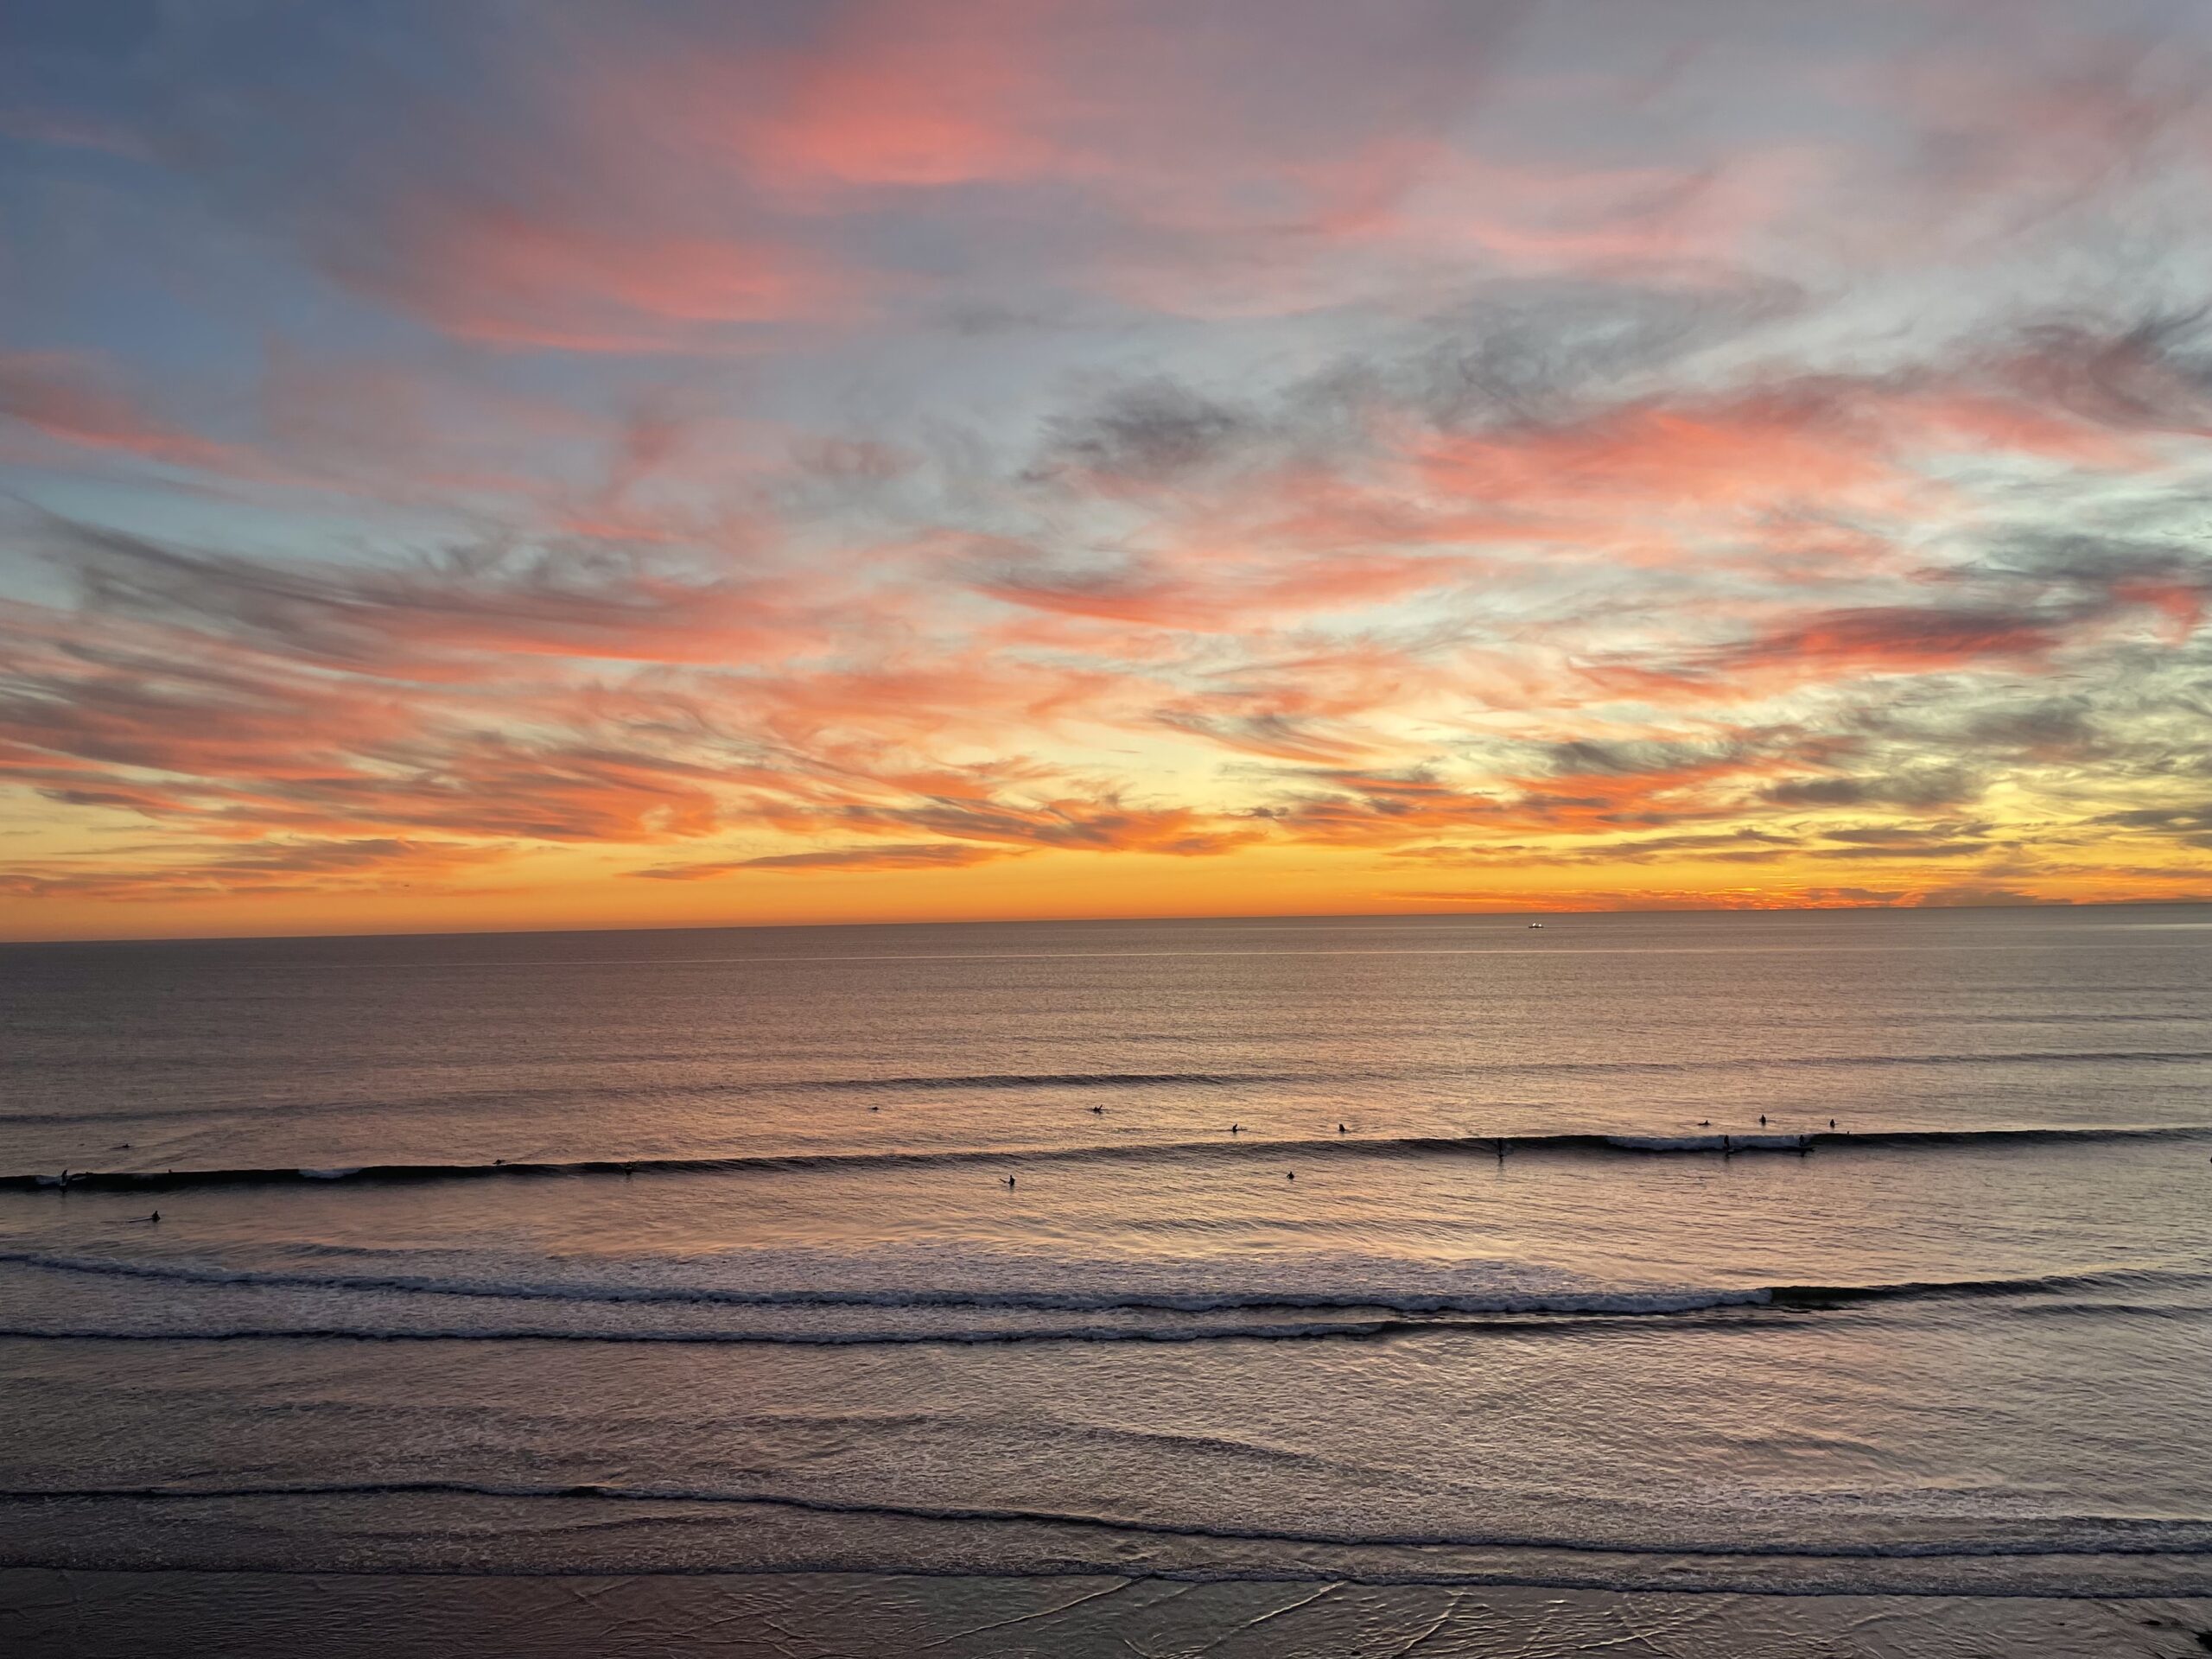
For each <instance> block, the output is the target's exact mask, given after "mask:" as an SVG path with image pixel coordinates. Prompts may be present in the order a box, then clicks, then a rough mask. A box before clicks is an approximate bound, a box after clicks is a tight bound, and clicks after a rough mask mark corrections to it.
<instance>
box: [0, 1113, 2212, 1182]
mask: <svg viewBox="0 0 2212 1659" xmlns="http://www.w3.org/2000/svg"><path fill="white" fill-rule="evenodd" d="M2208 1138H2212V1126H2207V1125H2178V1124H2177V1125H2163V1126H2162V1125H2145V1126H2137V1127H2124V1126H2114V1127H2096V1126H2085V1127H2078V1128H2051V1127H2041V1128H2038V1127H2024V1128H1961V1129H1870V1130H1854V1129H1842V1130H1834V1129H1822V1130H1808V1131H1804V1132H1802V1133H1798V1132H1784V1131H1767V1130H1762V1131H1759V1132H1758V1133H1755V1134H1749V1135H1737V1134H1732V1133H1722V1134H1697V1135H1634V1134H1607V1133H1603V1132H1599V1131H1582V1132H1574V1133H1564V1134H1557V1135H1389V1136H1372V1137H1350V1136H1321V1137H1310V1138H1287V1139H1268V1138H1266V1137H1263V1136H1261V1135H1246V1136H1243V1137H1242V1138H1237V1139H1231V1138H1230V1137H1229V1136H1227V1135H1223V1136H1220V1137H1218V1138H1216V1139H1213V1140H1209V1141H1187V1140H1185V1141H1135V1142H1121V1143H1113V1144H1103V1145H1078V1146H1068V1147H1050V1146H1031V1147H948V1148H944V1149H941V1150H921V1151H906V1152H857V1151H856V1152H792V1153H781V1154H757V1155H735V1156H726V1157H718V1156H699V1157H690V1158H632V1159H624V1158H587V1159H575V1160H562V1161H543V1160H494V1161H493V1162H491V1163H488V1164H485V1163H467V1164H438V1163H391V1164H350V1165H342V1166H327V1167H286V1166H266V1167H264V1166H240V1167H236V1168H218V1169H158V1170H71V1171H70V1172H68V1176H69V1180H68V1184H69V1186H70V1187H71V1188H72V1189H73V1190H75V1189H84V1190H87V1191H92V1192H162V1191H168V1190H170V1189H175V1188H181V1187H195V1186H270V1185H309V1184H320V1185H328V1184H332V1183H344V1182H362V1183H397V1182H409V1181H455V1180H480V1179H494V1178H499V1177H514V1178H518V1179H519V1178H524V1177H569V1178H575V1177H583V1176H608V1175H622V1176H635V1175H683V1174H694V1175H696V1174H742V1173H764V1172H772V1171H778V1170H806V1169H867V1168H886V1169H891V1168H899V1167H904V1166H932V1165H962V1164H1009V1163H1025V1162H1052V1163H1141V1162H1150V1161H1162V1162H1165V1161H1179V1160H1191V1159H1229V1158H1251V1157H1259V1156H1266V1157H1270V1158H1274V1157H1281V1156H1284V1155H1287V1154H1297V1155H1299V1156H1303V1157H1331V1158H1374V1157H1409V1156H1421V1155H1447V1156H1478V1157H1479V1156H1489V1157H1499V1158H1502V1157H1505V1156H1508V1155H1510V1154H1515V1153H1535V1152H1542V1153H1640V1154H1669V1153H1681V1154H1713V1155H1718V1156H1722V1157H1734V1156H1738V1155H1748V1154H1758V1153H1797V1154H1807V1153H1812V1152H1815V1151H1818V1150H1820V1149H1821V1148H1822V1147H1884V1148H1891V1149H1906V1150H1936V1149H1940V1148H1943V1147H1988V1146H2005V1145H2012V1146H2037V1145H2067V1144H2082V1145H2094V1144H2096V1143H2098V1142H2104V1141H2201V1140H2205V1139H2208ZM60 1185H61V1176H60V1173H19V1174H12V1175H0V1191H17V1192H30V1191H36V1190H39V1189H41V1188H46V1189H51V1188H55V1187H59V1186H60Z"/></svg>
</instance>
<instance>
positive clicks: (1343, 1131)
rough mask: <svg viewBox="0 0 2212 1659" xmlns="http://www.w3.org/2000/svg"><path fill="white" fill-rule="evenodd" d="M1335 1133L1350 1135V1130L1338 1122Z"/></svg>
mask: <svg viewBox="0 0 2212 1659" xmlns="http://www.w3.org/2000/svg"><path fill="white" fill-rule="evenodd" d="M1337 1133H1338V1135H1350V1134H1351V1130H1350V1129H1348V1128H1344V1125H1343V1124H1341V1123H1339V1124H1338V1125H1337Z"/></svg>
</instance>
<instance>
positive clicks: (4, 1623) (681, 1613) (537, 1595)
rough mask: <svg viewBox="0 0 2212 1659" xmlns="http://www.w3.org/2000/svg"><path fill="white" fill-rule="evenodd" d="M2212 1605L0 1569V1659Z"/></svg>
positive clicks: (1927, 1625)
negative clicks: (6, 1657) (10, 1657)
mask: <svg viewBox="0 0 2212 1659" xmlns="http://www.w3.org/2000/svg"><path fill="white" fill-rule="evenodd" d="M2201 1633H2212V1599H2190V1600H2127V1601H2087V1600H2065V1601H2061V1600H2046V1599H2035V1598H2026V1597H1945V1596H1745V1595H1717V1594H1716V1595H1687V1594H1672V1593H1667V1592H1640V1593H1635V1594H1620V1593H1611V1592H1584V1591H1576V1592H1560V1591H1554V1590H1545V1589H1534V1588H1516V1587H1484V1588H1481V1589H1478V1590H1477V1589H1465V1588H1450V1587H1440V1586H1377V1585H1360V1584H1332V1585H1314V1584H1310V1583H1309V1584H1283V1583H1255V1582H1188V1581H1176V1580H1160V1579H1116V1578H1099V1577H1082V1578H1065V1579H1061V1578H1034V1579H994V1578H955V1577H942V1578H928V1577H918V1576H869V1575H859V1574H845V1573H785V1574H719V1573H717V1574H701V1575H696V1576H681V1575H666V1574H656V1575H640V1576H632V1577H621V1578H603V1577H547V1578H502V1577H462V1576H432V1575H420V1574H391V1575H368V1574H359V1575H346V1574H334V1573H299V1574H289V1573H109V1572H80V1571H62V1570H57V1569H49V1568H15V1569H9V1570H5V1571H0V1650H5V1651H8V1652H11V1653H21V1654H25V1655H33V1654H35V1655H39V1656H42V1659H45V1656H50V1659H162V1656H168V1655H176V1656H180V1659H181V1656H194V1659H197V1656H202V1655H207V1654H212V1653H221V1654H225V1655H234V1656H245V1659H255V1656H262V1655H269V1656H290V1655H297V1654H308V1653H312V1654H314V1655H315V1656H316V1659H356V1656H359V1659H411V1656H414V1655H417V1654H420V1655H424V1656H429V1655H439V1656H444V1655H461V1654H466V1655H471V1656H495V1659H505V1656H515V1659H524V1656H529V1659H569V1656H575V1659H583V1656H594V1659H607V1656H631V1655H635V1656H645V1655H649V1654H650V1655H666V1654H674V1653H701V1654H717V1655H753V1654H760V1655H764V1656H766V1655H772V1656H778V1659H829V1656H836V1655H843V1656H855V1659H871V1656H878V1655H881V1656H906V1655H912V1654H918V1653H923V1652H927V1653H930V1654H932V1655H938V1656H943V1659H967V1656H981V1655H1040V1656H1041V1655H1050V1656H1055V1659H1081V1656H1088V1655H1093V1654H1096V1655H1106V1654H1115V1655H1122V1656H1127V1655H1129V1654H1132V1653H1135V1654H1144V1655H1149V1656H1169V1655H1193V1656H1195V1655H1198V1654H1200V1653H1204V1654H1205V1655H1207V1656H1209V1659H1237V1656H1249V1659H1352V1656H1371V1659H1383V1656H1397V1655H1408V1654H1416V1653H1417V1654H1419V1655H1421V1656H1422V1659H1443V1656H1448V1655H1530V1656H1538V1655H1541V1656H1555V1655H1565V1654H1575V1653H1597V1652H1603V1653H1605V1654H1606V1655H1608V1656H1611V1659H1638V1656H1646V1655H1649V1656H1655V1659H1656V1656H1670V1659H1682V1656H1687V1655H1695V1656H1698V1659H1736V1656H1743V1659H1849V1656H1858V1655H1866V1656H1870V1659H1872V1656H1879V1659H1893V1656H1894V1659H1913V1656H1921V1655H1926V1656H1929V1659H1937V1656H1963V1655H2003V1656H2005V1659H2029V1656H2033V1659H2133V1656H2139V1655H2140V1656H2160V1659H2183V1656H2190V1655H2198V1656H2201V1655H2202V1654H2203V1653H2205V1652H2207V1651H2208V1650H2212V1634H2201Z"/></svg>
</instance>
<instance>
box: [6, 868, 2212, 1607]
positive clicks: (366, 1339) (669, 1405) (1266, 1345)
mask: <svg viewBox="0 0 2212 1659" xmlns="http://www.w3.org/2000/svg"><path fill="white" fill-rule="evenodd" d="M0 1000H4V1007H5V1012H6V1021H7V1029H8V1033H9V1042H8V1044H7V1046H6V1049H5V1052H4V1053H0V1175H4V1176H6V1177H8V1178H10V1179H9V1180H8V1181H7V1183H6V1185H0V1389H4V1410H5V1413H6V1415H7V1419H8V1421H10V1423H11V1424H14V1425H16V1426H17V1427H18V1428H19V1430H20V1432H19V1433H16V1434H13V1435H11V1436H10V1437H8V1439H7V1440H5V1441H4V1442H0V1494H3V1495H0V1560H5V1561H8V1562H14V1563H20V1564H26V1565H51V1564H73V1565H76V1566H80V1567H144V1566H149V1565H169V1566H193V1567H207V1568H241V1569H251V1568H270V1567H281V1568H286V1569H297V1570H305V1569H315V1568H328V1567H376V1568H380V1569H386V1570H406V1569H414V1570H453V1569H462V1570H471V1571H497V1572H502V1573H569V1572H602V1573H604V1572H629V1571H638V1570H650V1569H652V1568H656V1567H660V1568H671V1567H680V1568H683V1569H684V1570H689V1571H716V1570H731V1569H740V1570H747V1571H761V1570H766V1571H775V1570H785V1569H797V1570H811V1569H822V1568H833V1567H834V1568H838V1569H842V1570H849V1571H868V1572H907V1571H919V1572H930V1573H941V1572H962V1573H990V1574H1001V1575H1003V1574H1017V1575H1018V1574H1031V1573H1082V1572H1096V1573H1137V1574H1144V1573H1166V1574H1178V1575H1186V1576H1200V1577H1207V1576H1211V1577H1236V1576H1254V1577H1261V1578H1291V1579H1297V1578H1313V1579H1317V1580H1332V1581H1333V1580H1341V1579H1344V1578H1360V1579H1365V1580H1373V1581H1402V1582H1409V1583H1439V1584H1497V1583H1521V1584H1529V1585H1555V1586H1589V1587H1598V1588H1605V1587H1612V1588H1634V1587H1649V1586H1663V1587H1670V1588H1704V1589H1718V1588H1729V1589H1741V1590H1746V1591H1772V1592H1812V1591H1820V1592H1840V1591H1859V1592H1887V1591H1911V1592H1936V1591H1946V1592H1959V1593H1991V1592H1999V1593H2031V1594H2042V1595H2075V1594H2121V1593H2129V1594H2161V1595H2174V1594H2204V1593H2207V1592H2212V1476H2208V1475H2207V1474H2206V1473H2205V1472H2204V1471H2205V1469H2206V1468H2207V1467H2208V1466H2212V1459H2208V1458H2207V1457H2206V1456H2205V1455H2204V1452H2205V1450H2206V1448H2208V1447H2212V1383H2208V1382H2207V1380H2206V1378H2207V1371H2206V1368H2205V1366H2204V1363H2203V1358H2202V1356H2203V1354H2204V1353H2205V1351H2206V1350H2207V1344H2208V1339H2212V925H2205V913H2204V912H2202V911H2201V910H2190V909H2187V908H2172V909H2140V910H2094V911H2089V910H2085V911H2078V912H2053V911H1991V912H1949V913H1936V912H1919V913H1904V914H1898V913H1866V912H1854V913H1847V914H1833V915H1686V916H1636V917H1575V918H1552V919H1548V921H1547V924H1546V926H1545V928H1544V929H1543V930H1542V931H1531V930H1529V929H1527V928H1526V927H1525V925H1523V924H1522V923H1519V922H1515V921H1509V920H1504V919H1501V918H1427V919H1415V920H1400V921H1378V920H1371V919H1368V920H1360V919H1355V920H1345V921H1304V922H1241V923H1240V922H1229V923H1221V922H1214V923H1205V922H1198V923H1154V924H1084V925H1025V926H976V927H968V928H950V927H946V928H937V927H929V928H919V927H918V928H868V929H818V930H760V931H713V932H683V933H633V934H576V935H559V936H535V937H528V936H506V937H484V938H407V939H380V940H352V941H298V942H260V943H229V944H160V945H151V944H149V945H105V946H67V947H56V946H40V947H12V948H7V949H4V950H0ZM1762 1118H1764V1119H1765V1122H1764V1123H1762V1122H1761V1121H1760V1120H1761V1119H1762ZM1831 1120H1834V1127H1833V1128H1831V1127H1830V1121H1831ZM65 1168H67V1170H69V1171H70V1172H71V1173H72V1179H71V1180H70V1183H69V1185H67V1187H64V1186H63V1185H61V1182H60V1176H61V1172H62V1171H63V1170H64V1169H65ZM87 1172H90V1173H91V1174H90V1178H89V1179H87V1176H86V1173H87ZM1009 1179H1011V1181H1012V1183H1013V1184H1012V1185H1010V1186H1009V1185H1007V1182H1008V1180H1009ZM156 1208H158V1210H159V1211H160V1214H161V1217H162V1219H161V1221H160V1222H159V1223H158V1224H154V1223H149V1222H146V1221H144V1220H142V1219H138V1218H139V1217H144V1216H146V1215H148V1214H149V1213H150V1212H151V1211H153V1210H155V1209H156Z"/></svg>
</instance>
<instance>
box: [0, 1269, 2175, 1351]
mask: <svg viewBox="0 0 2212 1659" xmlns="http://www.w3.org/2000/svg"><path fill="white" fill-rule="evenodd" d="M0 1263H7V1264H11V1265H14V1266H16V1267H24V1268H35V1269H41V1270H44V1271H48V1272H57V1273H73V1274H87V1275H93V1276H101V1277H112V1278H123V1279H134V1280H149V1281H161V1282H165V1283H170V1284H191V1285H204V1286H213V1287H248V1288H264V1289H280V1290H312V1291H320V1292H324V1293H328V1292H333V1291H354V1292H365V1293H370V1294H400V1295H413V1296H425V1297H456V1298H464V1299H469V1300H492V1301H520V1302H553V1303H562V1304H569V1305H575V1306H708V1307H730V1308H793V1309H798V1308H813V1309H824V1308H836V1309H848V1310H850V1309H881V1310H897V1311H903V1312H914V1313H922V1312H943V1311H965V1312H969V1313H974V1312H978V1311H989V1312H994V1313H1064V1314H1099V1313H1140V1314H1141V1313H1165V1314H1175V1315H1192V1314H1226V1313H1262V1314H1264V1313H1273V1314H1278V1315H1283V1314H1303V1315H1312V1314H1317V1313H1327V1314H1345V1315H1366V1316H1369V1317H1368V1318H1367V1319H1364V1320H1361V1319H1338V1320H1335V1321H1332V1328H1333V1329H1343V1328H1344V1327H1345V1326H1347V1325H1357V1324H1362V1323H1365V1324H1370V1325H1375V1326H1376V1327H1377V1328H1378V1329H1380V1328H1381V1327H1382V1326H1383V1325H1388V1324H1389V1323H1390V1322H1391V1321H1393V1320H1414V1321H1420V1322H1421V1325H1422V1328H1429V1326H1430V1325H1433V1324H1434V1323H1436V1322H1437V1321H1435V1320H1434V1319H1425V1318H1424V1316H1440V1315H1451V1314H1478V1315H1489V1316H1491V1317H1492V1318H1494V1319H1496V1318H1504V1317H1512V1316H1522V1317H1560V1316H1569V1317H1580V1318H1592V1317H1597V1318H1603V1319H1607V1320H1609V1321H1610V1320H1618V1319H1649V1318H1653V1317H1664V1316H1671V1315H1679V1314H1688V1313H1711V1312H1713V1311H1715V1310H1721V1309H1731V1308H1735V1309H1759V1308H1779V1309H1783V1310H1791V1311H1801V1312H1809V1311H1816V1310H1820V1309H1826V1308H1840V1307H1847V1306H1852V1305H1854V1304H1859V1303H1874V1302H1892V1301H1952V1300H1974V1299H1978V1298H2000V1297H2009V1298H2024V1297H2032V1296H2055V1295H2071V1294H2085V1293H2092V1292H2105V1291H2141V1290H2158V1289H2177V1288H2194V1287H2204V1286H2208V1285H2212V1273H2197V1272H2188V1271H2177V1270H2167V1269H2123V1270H2119V1271H2113V1272H2107V1273H2072V1274H2044V1275H2040V1276H2031V1277H2021V1278H2011V1279H1962V1280H1908V1281H1895V1282H1884V1283H1875V1284H1858V1285H1813V1284H1791V1285H1764V1286H1738V1287H1709V1286H1688V1287H1680V1286H1643V1287H1605V1288H1592V1289H1587V1290H1563V1289H1514V1288H1510V1287H1499V1288H1495V1289H1486V1290H1473V1291H1462V1292H1452V1291H1431V1290H1421V1291H1395V1292H1394V1291H1391V1290H1389V1289H1388V1288H1377V1289H1370V1288H1366V1287H1362V1288H1360V1289H1357V1290H1312V1291H1301V1290H1298V1289H1295V1288H1292V1287H1281V1286H1267V1287H1252V1288H1249V1289H1207V1290H1172V1289H1164V1288H1155V1287H1120V1288H1113V1289H1105V1290H1098V1291H1077V1290H1067V1289H1052V1288H1005V1289H994V1288H987V1287H974V1288H968V1289H953V1290H941V1289H930V1288H924V1287H904V1286H893V1287H880V1288H873V1289H862V1288H852V1289H836V1288H822V1287H806V1288H784V1287H775V1288H750V1287H734V1286H713V1285H629V1284H606V1283H588V1282H550V1281H543V1280H530V1279H498V1278H479V1279H471V1278H431V1277H426V1276H422V1275H414V1274H352V1273H329V1272H324V1273H308V1272H296V1271H284V1270H280V1269H270V1268H224V1267H213V1266H205V1265H201V1264H199V1263H194V1262H146V1261H125V1260H118V1259H117V1258H114V1257H110V1256H86V1255H59V1254H54V1253H51V1252H47V1251H39V1250H7V1249H0ZM1292 1323H1295V1321H1293V1322H1292ZM1166 1328H1173V1327H1166ZM1524 1328H1525V1327H1524ZM1117 1329H1118V1327H1117ZM1251 1329H1252V1325H1250V1324H1249V1323H1248V1324H1244V1325H1236V1326H1234V1327H1230V1328H1228V1329H1225V1330H1224V1331H1223V1332H1221V1334H1224V1335H1236V1334H1245V1333H1248V1332H1250V1330H1251ZM26 1334H31V1333H30V1332H26ZM48 1334H54V1335H64V1334H67V1332H48ZM185 1334H189V1333H185ZM704 1334H706V1335H709V1336H713V1335H714V1334H715V1333H712V1332H708V1333H704ZM781 1334H782V1333H780V1332H778V1333H770V1334H769V1336H767V1337H764V1338H762V1339H764V1340H766V1339H772V1338H773V1337H775V1336H780V1335H781ZM922 1334H923V1335H925V1336H928V1335H931V1334H932V1333H931V1332H928V1331H923V1332H922Z"/></svg>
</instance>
